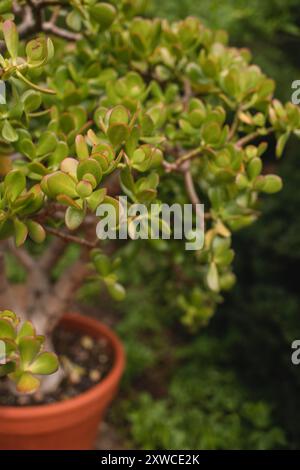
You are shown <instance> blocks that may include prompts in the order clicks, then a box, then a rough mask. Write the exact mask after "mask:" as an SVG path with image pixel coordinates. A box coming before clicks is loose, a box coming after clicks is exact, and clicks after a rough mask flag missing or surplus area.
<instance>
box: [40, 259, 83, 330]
mask: <svg viewBox="0 0 300 470" xmlns="http://www.w3.org/2000/svg"><path fill="white" fill-rule="evenodd" d="M88 273H89V267H88V265H87V264H86V261H84V260H78V261H77V262H76V263H75V264H73V265H72V266H70V267H69V268H68V269H67V270H66V272H65V273H64V274H63V275H62V276H61V277H60V279H59V280H58V281H57V282H56V284H55V285H54V287H53V288H52V289H51V290H50V291H49V293H48V294H47V295H46V297H43V301H42V308H43V312H40V311H37V312H36V314H35V315H33V316H32V321H33V323H34V324H38V329H39V331H42V332H43V333H45V334H50V333H51V332H52V331H53V329H54V327H55V326H56V324H57V323H58V321H59V320H60V318H61V317H62V315H63V314H64V313H65V312H66V311H67V309H68V308H69V306H70V305H71V303H72V301H73V299H74V294H75V293H76V291H77V290H78V288H79V287H80V286H81V284H82V283H83V281H84V280H85V279H86V277H87V276H88Z"/></svg>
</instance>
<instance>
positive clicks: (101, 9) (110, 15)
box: [89, 2, 117, 30]
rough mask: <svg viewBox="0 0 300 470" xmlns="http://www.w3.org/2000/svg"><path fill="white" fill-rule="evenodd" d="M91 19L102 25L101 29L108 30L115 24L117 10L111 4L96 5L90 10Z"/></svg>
mask: <svg viewBox="0 0 300 470" xmlns="http://www.w3.org/2000/svg"><path fill="white" fill-rule="evenodd" d="M89 11H90V16H91V18H92V19H93V20H94V21H96V22H97V23H98V24H100V26H101V29H102V30H104V29H107V28H109V27H110V25H111V24H112V23H113V21H114V19H115V18H116V15H117V10H116V9H115V7H114V6H113V5H110V4H109V3H104V2H100V3H96V5H92V6H90V8H89Z"/></svg>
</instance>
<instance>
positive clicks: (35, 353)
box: [0, 310, 58, 393]
mask: <svg viewBox="0 0 300 470" xmlns="http://www.w3.org/2000/svg"><path fill="white" fill-rule="evenodd" d="M0 338H1V344H2V353H3V357H2V358H1V362H2V364H1V362H0V377H2V376H7V375H8V376H9V378H10V379H11V380H12V381H13V382H15V384H16V390H17V391H18V392H20V393H29V392H33V391H35V390H36V389H37V388H38V387H39V385H40V380H39V378H38V377H37V376H39V375H47V374H52V373H54V372H56V370H57V369H58V360H57V357H56V355H55V354H53V353H52V352H47V351H44V350H43V346H44V342H45V337H44V336H41V335H37V334H36V331H35V328H34V326H33V325H32V323H31V322H29V321H25V322H23V324H22V325H20V320H19V318H18V317H17V316H16V314H15V313H14V312H11V311H10V310H4V311H3V312H0Z"/></svg>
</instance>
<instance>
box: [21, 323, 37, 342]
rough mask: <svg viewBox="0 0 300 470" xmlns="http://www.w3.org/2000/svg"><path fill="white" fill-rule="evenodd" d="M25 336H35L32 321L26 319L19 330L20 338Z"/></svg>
mask: <svg viewBox="0 0 300 470" xmlns="http://www.w3.org/2000/svg"><path fill="white" fill-rule="evenodd" d="M23 336H35V328H34V326H33V324H32V323H31V322H30V321H25V322H24V323H23V325H22V326H21V328H20V330H19V332H18V340H19V339H20V338H23Z"/></svg>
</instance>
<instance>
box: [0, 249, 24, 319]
mask: <svg viewBox="0 0 300 470" xmlns="http://www.w3.org/2000/svg"><path fill="white" fill-rule="evenodd" d="M4 251H5V244H4V243H2V246H1V250H0V310H6V309H11V310H14V311H16V313H18V314H19V315H20V314H21V312H20V310H19V305H18V302H17V299H16V296H15V295H14V293H13V289H12V286H11V284H10V283H9V282H8V280H7V277H6V269H5V258H4Z"/></svg>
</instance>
